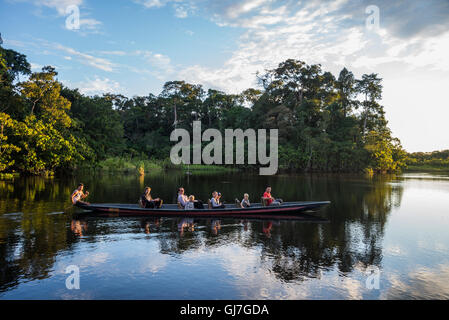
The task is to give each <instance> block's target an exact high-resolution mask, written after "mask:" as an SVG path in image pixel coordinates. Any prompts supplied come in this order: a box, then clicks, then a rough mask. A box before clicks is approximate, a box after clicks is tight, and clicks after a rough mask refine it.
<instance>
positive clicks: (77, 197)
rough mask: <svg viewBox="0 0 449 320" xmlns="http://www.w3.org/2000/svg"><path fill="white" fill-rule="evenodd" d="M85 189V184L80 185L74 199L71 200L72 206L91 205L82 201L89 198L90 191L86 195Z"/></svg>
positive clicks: (73, 196) (73, 194) (74, 192)
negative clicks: (79, 204) (78, 204)
mask: <svg viewBox="0 0 449 320" xmlns="http://www.w3.org/2000/svg"><path fill="white" fill-rule="evenodd" d="M83 189H84V184H82V183H80V184H79V185H78V188H77V189H76V190H75V191H73V193H72V198H71V200H72V204H76V203H78V202H79V203H81V204H89V203H88V202H84V201H81V200H84V199H86V198H87V196H88V195H89V191H86V193H84V192H83Z"/></svg>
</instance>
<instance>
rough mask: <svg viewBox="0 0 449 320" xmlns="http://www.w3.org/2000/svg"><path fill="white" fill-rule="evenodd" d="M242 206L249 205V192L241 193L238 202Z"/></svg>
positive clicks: (246, 206)
mask: <svg viewBox="0 0 449 320" xmlns="http://www.w3.org/2000/svg"><path fill="white" fill-rule="evenodd" d="M240 204H241V207H242V208H248V207H251V203H249V194H247V193H245V194H244V195H243V200H242V202H240Z"/></svg>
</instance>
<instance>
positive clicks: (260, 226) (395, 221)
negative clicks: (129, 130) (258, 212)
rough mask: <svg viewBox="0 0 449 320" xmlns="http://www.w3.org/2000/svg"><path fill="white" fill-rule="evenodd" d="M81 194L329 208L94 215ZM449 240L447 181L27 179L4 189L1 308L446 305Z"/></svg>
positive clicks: (420, 176) (197, 175) (225, 176)
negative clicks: (297, 212)
mask: <svg viewBox="0 0 449 320" xmlns="http://www.w3.org/2000/svg"><path fill="white" fill-rule="evenodd" d="M79 182H83V183H84V184H85V186H86V188H87V190H89V192H90V196H89V201H91V202H121V203H136V202H137V199H138V196H139V195H140V194H141V193H142V191H143V188H144V187H145V186H151V187H152V194H153V196H158V197H161V198H162V199H164V201H165V202H166V203H173V202H174V201H175V196H176V190H177V188H178V187H180V186H183V187H184V188H185V189H186V194H194V195H195V196H196V198H199V199H202V200H206V199H207V198H208V197H209V196H210V193H211V192H212V191H214V190H217V191H219V192H221V193H222V194H223V199H224V200H225V201H227V202H228V203H232V202H233V201H234V199H235V198H239V199H241V198H242V196H243V194H244V193H249V195H250V201H253V202H258V201H260V196H261V195H262V193H263V191H264V188H265V186H267V185H270V186H271V187H272V189H273V191H272V193H273V195H274V196H276V197H279V198H282V199H283V200H284V201H294V200H310V201H312V200H316V201H319V200H329V201H331V204H330V205H329V206H328V207H326V208H324V209H322V210H320V211H318V212H316V213H313V216H314V217H316V219H314V218H312V219H308V220H306V221H257V220H255V221H253V220H251V221H244V220H233V219H223V220H211V219H195V220H182V219H177V218H160V219H155V218H133V217H97V216H95V215H93V214H86V213H84V212H82V210H80V209H77V208H73V207H72V206H71V204H70V199H69V198H70V194H71V193H72V191H73V190H74V189H75V187H76V186H77V184H78V183H79ZM448 230H449V175H448V174H431V173H403V174H401V175H396V176H381V177H372V178H369V177H366V176H359V175H331V174H314V175H301V174H298V175H295V174H285V175H277V176H258V175H250V174H242V173H240V172H237V173H212V172H209V173H208V172H193V173H192V174H191V175H187V174H185V173H184V172H182V171H169V172H154V173H150V174H147V175H145V176H142V177H139V176H137V175H135V174H131V173H130V174H124V173H110V174H108V173H79V174H77V175H76V176H71V177H54V178H42V177H21V178H15V179H14V180H6V181H0V270H1V272H0V299H3V300H6V299H449V232H448ZM73 268H75V269H73ZM71 270H77V272H78V271H79V273H77V274H79V278H78V279H79V282H78V283H79V289H77V287H76V286H75V288H74V287H73V286H72V287H70V284H74V283H75V282H70V281H69V285H67V281H68V277H70V276H71V275H72V273H71ZM66 272H67V273H66ZM73 274H75V273H73ZM72 279H73V278H72Z"/></svg>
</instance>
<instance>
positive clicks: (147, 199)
mask: <svg viewBox="0 0 449 320" xmlns="http://www.w3.org/2000/svg"><path fill="white" fill-rule="evenodd" d="M140 205H141V207H142V208H160V207H161V206H162V200H161V199H159V198H156V199H153V197H152V196H151V188H150V187H146V188H145V191H144V193H143V194H142V195H141V196H140Z"/></svg>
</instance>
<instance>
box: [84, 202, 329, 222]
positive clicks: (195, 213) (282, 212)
mask: <svg viewBox="0 0 449 320" xmlns="http://www.w3.org/2000/svg"><path fill="white" fill-rule="evenodd" d="M328 204H330V201H315V202H314V201H298V202H284V203H282V205H277V206H276V205H273V206H262V205H261V204H260V203H256V204H252V205H251V207H249V208H239V207H237V206H236V205H235V204H227V205H225V208H222V209H207V208H206V209H194V210H183V209H179V208H178V206H177V205H176V204H163V205H162V207H161V208H157V209H156V208H141V207H139V206H138V205H137V204H120V203H103V204H100V203H93V204H81V203H77V204H76V206H77V207H79V208H81V209H84V210H89V211H93V212H95V213H100V214H108V215H132V216H164V217H170V216H173V217H211V218H227V217H229V218H254V219H291V218H293V219H294V218H295V217H298V216H300V215H301V214H302V213H304V212H307V211H315V210H318V209H320V208H321V207H323V206H326V205H328ZM205 207H206V206H205Z"/></svg>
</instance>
